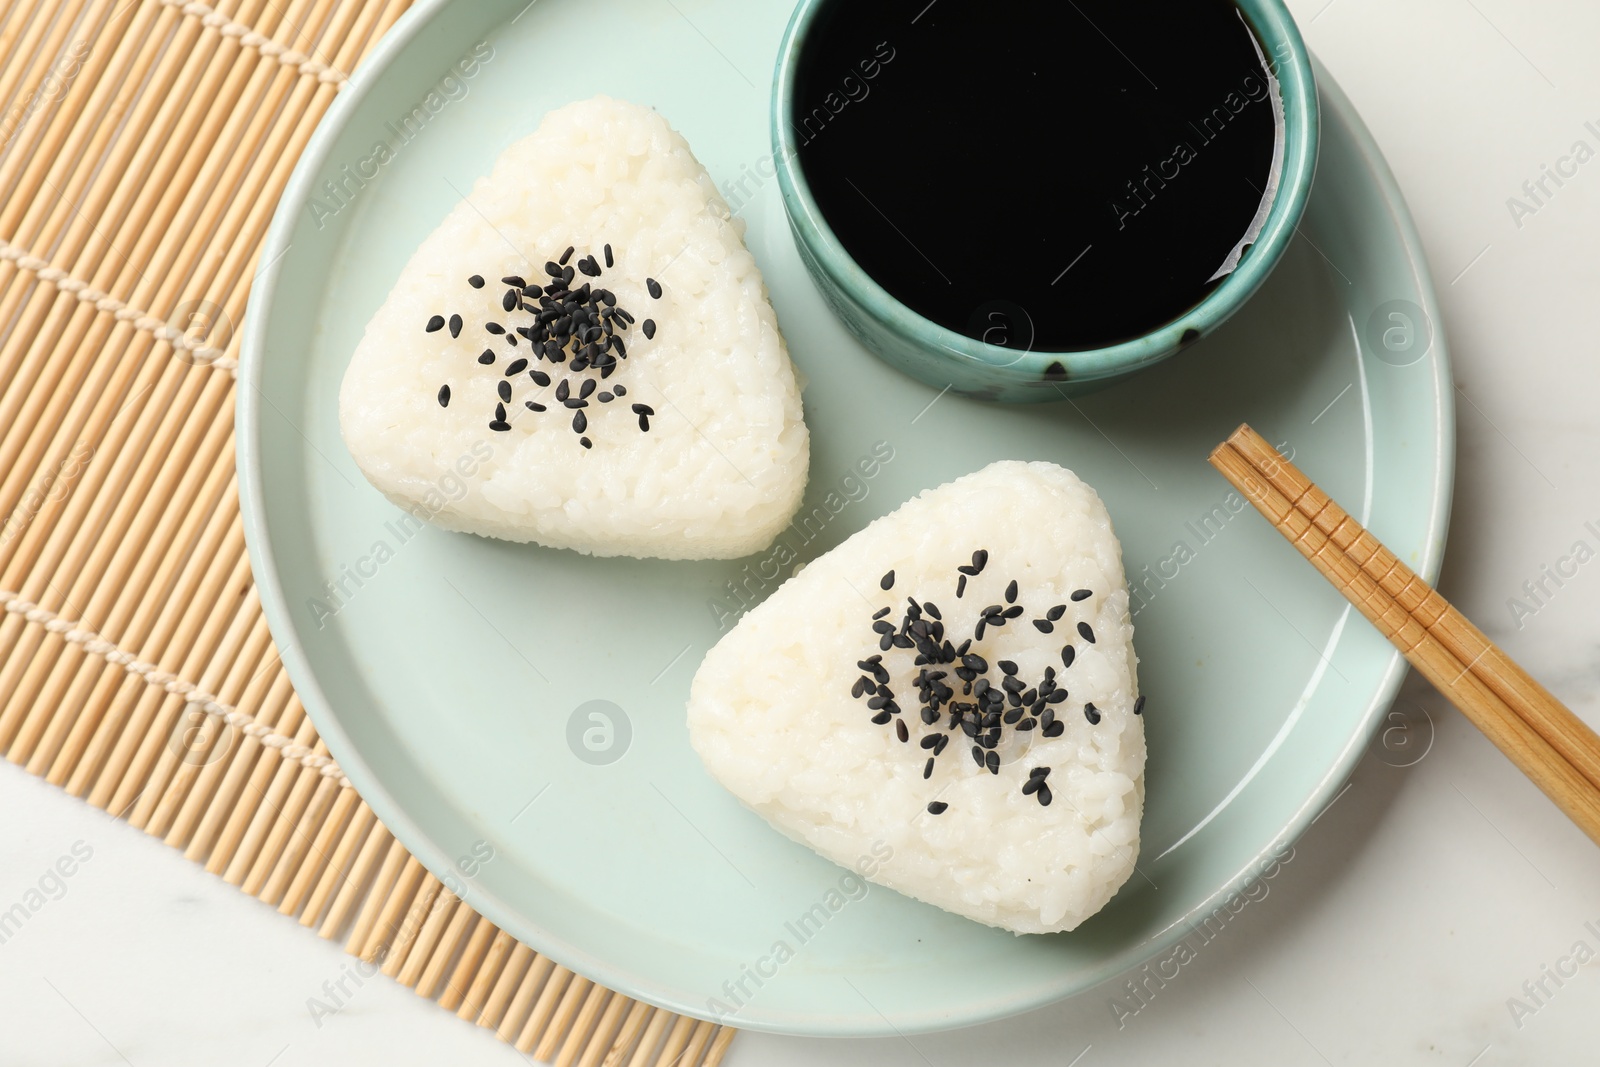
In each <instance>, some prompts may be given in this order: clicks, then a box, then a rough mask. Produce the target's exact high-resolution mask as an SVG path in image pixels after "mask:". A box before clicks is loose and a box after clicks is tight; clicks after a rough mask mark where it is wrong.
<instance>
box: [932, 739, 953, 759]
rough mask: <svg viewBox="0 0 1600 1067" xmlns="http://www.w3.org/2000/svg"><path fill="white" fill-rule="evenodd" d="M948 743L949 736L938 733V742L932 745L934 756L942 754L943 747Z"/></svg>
mask: <svg viewBox="0 0 1600 1067" xmlns="http://www.w3.org/2000/svg"><path fill="white" fill-rule="evenodd" d="M949 743H950V738H948V737H946V736H945V735H943V734H940V735H939V743H938V744H936V745H934V746H933V754H934V755H935V756H938V755H942V754H943V753H944V747H945V746H946V745H948V744H949Z"/></svg>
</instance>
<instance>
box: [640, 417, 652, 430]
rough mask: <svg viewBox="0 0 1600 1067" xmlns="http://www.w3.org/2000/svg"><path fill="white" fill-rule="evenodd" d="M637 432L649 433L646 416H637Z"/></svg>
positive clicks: (648, 422)
mask: <svg viewBox="0 0 1600 1067" xmlns="http://www.w3.org/2000/svg"><path fill="white" fill-rule="evenodd" d="M639 432H640V433H649V432H650V419H649V416H646V415H640V416H639Z"/></svg>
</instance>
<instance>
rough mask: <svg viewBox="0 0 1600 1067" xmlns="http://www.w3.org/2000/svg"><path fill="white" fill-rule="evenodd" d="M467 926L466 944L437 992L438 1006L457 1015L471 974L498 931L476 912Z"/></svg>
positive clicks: (482, 958) (474, 971) (476, 968)
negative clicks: (468, 930)
mask: <svg viewBox="0 0 1600 1067" xmlns="http://www.w3.org/2000/svg"><path fill="white" fill-rule="evenodd" d="M468 926H469V927H470V930H471V932H470V933H469V935H468V936H467V943H466V946H465V947H464V948H462V950H461V955H460V957H458V958H457V960H456V966H455V969H454V970H453V971H451V972H450V977H449V978H447V979H445V984H444V990H443V991H442V992H441V993H440V994H439V1006H440V1007H441V1008H444V1009H445V1010H446V1011H453V1012H456V1013H457V1015H460V1009H461V1002H462V1001H464V1000H466V999H467V991H468V990H469V989H471V988H472V980H473V975H474V974H476V973H477V971H478V968H479V966H480V965H481V964H482V963H483V961H484V957H485V956H486V955H488V952H489V944H490V942H491V941H493V940H494V937H495V935H496V934H498V933H499V932H500V931H499V930H497V929H495V926H494V924H493V923H491V922H490V921H489V920H488V919H485V918H483V917H482V916H480V915H477V914H474V915H472V916H471V918H470V921H469V922H468Z"/></svg>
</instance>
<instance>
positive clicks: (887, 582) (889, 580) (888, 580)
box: [634, 404, 894, 592]
mask: <svg viewBox="0 0 1600 1067" xmlns="http://www.w3.org/2000/svg"><path fill="white" fill-rule="evenodd" d="M638 407H639V405H638V404H635V405H634V408H635V409H637V408H638ZM878 588H879V589H882V590H883V591H884V592H888V591H889V590H890V589H893V588H894V571H890V572H889V573H888V574H885V575H884V576H883V577H882V578H879V579H878Z"/></svg>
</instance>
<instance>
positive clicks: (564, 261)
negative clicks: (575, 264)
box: [559, 245, 577, 267]
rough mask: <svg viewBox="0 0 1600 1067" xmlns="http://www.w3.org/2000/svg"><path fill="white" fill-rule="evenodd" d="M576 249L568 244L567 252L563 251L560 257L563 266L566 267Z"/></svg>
mask: <svg viewBox="0 0 1600 1067" xmlns="http://www.w3.org/2000/svg"><path fill="white" fill-rule="evenodd" d="M576 251H577V249H576V248H574V247H572V246H571V245H568V246H567V250H566V251H565V252H563V253H561V259H560V261H559V262H560V263H561V265H562V266H563V267H565V266H566V265H567V260H569V259H571V258H572V253H574V252H576Z"/></svg>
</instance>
